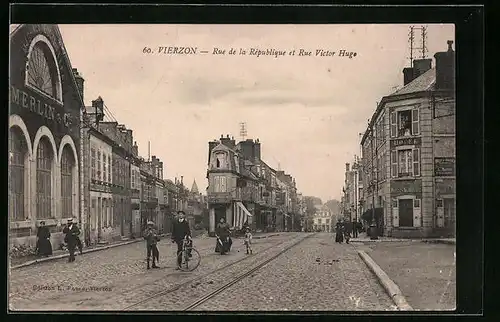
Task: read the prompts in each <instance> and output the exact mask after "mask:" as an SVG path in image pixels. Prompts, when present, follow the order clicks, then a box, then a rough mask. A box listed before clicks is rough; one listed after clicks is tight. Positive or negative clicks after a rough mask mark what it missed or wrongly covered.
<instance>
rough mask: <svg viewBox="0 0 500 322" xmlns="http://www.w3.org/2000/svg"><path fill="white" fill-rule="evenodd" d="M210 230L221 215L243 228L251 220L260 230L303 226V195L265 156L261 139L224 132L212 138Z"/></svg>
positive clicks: (210, 150) (210, 230)
mask: <svg viewBox="0 0 500 322" xmlns="http://www.w3.org/2000/svg"><path fill="white" fill-rule="evenodd" d="M207 179H208V188H207V198H208V209H209V233H210V234H213V233H214V231H215V227H216V225H217V223H218V222H219V220H220V218H225V220H226V221H227V223H228V224H229V225H230V226H232V227H235V228H236V229H240V228H241V227H242V226H243V224H244V223H245V222H247V223H248V224H249V225H250V226H251V227H252V229H253V230H257V231H292V230H300V229H301V221H302V220H303V218H302V216H301V211H302V209H303V207H301V204H302V198H301V195H300V194H298V193H297V186H296V183H295V179H294V178H293V177H292V176H291V175H289V174H286V173H285V172H284V171H277V170H275V169H273V168H271V167H270V166H269V165H267V164H266V163H265V162H264V161H263V160H262V159H261V145H260V142H259V140H258V139H257V140H255V141H254V140H252V139H247V140H245V141H240V142H239V143H236V141H235V140H234V138H230V137H229V135H227V136H226V137H224V136H222V135H221V138H220V140H214V141H211V142H209V151H208V170H207Z"/></svg>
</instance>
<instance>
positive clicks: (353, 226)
mask: <svg viewBox="0 0 500 322" xmlns="http://www.w3.org/2000/svg"><path fill="white" fill-rule="evenodd" d="M361 228H362V224H361V223H360V222H358V221H353V222H350V221H347V222H344V221H343V220H339V221H338V222H337V225H336V226H335V242H337V243H340V244H342V243H343V242H344V240H345V241H346V243H347V244H349V240H350V239H351V236H352V238H357V237H358V234H359V232H360V231H361Z"/></svg>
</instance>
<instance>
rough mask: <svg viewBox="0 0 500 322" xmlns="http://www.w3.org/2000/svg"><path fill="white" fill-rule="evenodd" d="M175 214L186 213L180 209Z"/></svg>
mask: <svg viewBox="0 0 500 322" xmlns="http://www.w3.org/2000/svg"><path fill="white" fill-rule="evenodd" d="M177 214H178V215H184V216H185V215H186V213H185V212H184V211H182V210H179V211H177Z"/></svg>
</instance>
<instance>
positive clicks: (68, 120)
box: [8, 24, 84, 248]
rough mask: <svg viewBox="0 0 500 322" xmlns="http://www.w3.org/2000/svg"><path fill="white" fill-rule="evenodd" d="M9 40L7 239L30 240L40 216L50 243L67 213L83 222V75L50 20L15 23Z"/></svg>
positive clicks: (58, 238)
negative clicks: (49, 236)
mask: <svg viewBox="0 0 500 322" xmlns="http://www.w3.org/2000/svg"><path fill="white" fill-rule="evenodd" d="M9 40H10V49H9V50H10V66H9V161H8V162H9V163H8V167H9V171H8V173H9V187H8V189H9V201H8V202H9V210H8V213H9V237H10V238H9V242H10V244H11V245H13V244H31V245H34V244H35V243H36V232H37V227H38V226H39V224H40V221H42V220H43V221H45V224H46V226H47V227H48V228H49V230H50V231H51V233H52V236H51V241H52V245H53V247H54V248H57V247H59V245H60V243H61V241H62V239H63V236H62V227H63V226H64V225H65V224H66V221H67V219H68V218H74V219H75V220H76V221H77V222H81V221H82V217H81V210H82V209H81V205H82V204H81V198H80V189H81V186H80V174H81V173H80V168H81V167H82V166H81V158H80V155H81V146H80V144H81V142H80V137H81V131H80V122H81V117H82V109H83V108H84V104H83V92H82V91H80V90H79V87H80V86H81V85H83V79H82V78H79V75H78V73H77V72H76V70H75V72H74V70H73V68H72V66H71V63H70V61H69V58H68V55H67V53H66V49H65V48H64V43H63V39H62V36H61V33H60V31H59V28H58V27H57V25H35V24H32V25H31V24H30V25H28V24H23V25H18V26H15V28H14V29H13V30H12V31H11V33H10V37H9Z"/></svg>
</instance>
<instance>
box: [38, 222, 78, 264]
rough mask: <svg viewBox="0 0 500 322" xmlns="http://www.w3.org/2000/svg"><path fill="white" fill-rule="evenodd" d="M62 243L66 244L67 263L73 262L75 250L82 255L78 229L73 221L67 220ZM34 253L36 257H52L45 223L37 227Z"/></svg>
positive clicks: (48, 232) (48, 231) (48, 233)
mask: <svg viewBox="0 0 500 322" xmlns="http://www.w3.org/2000/svg"><path fill="white" fill-rule="evenodd" d="M63 234H64V235H65V236H64V242H65V243H66V245H67V247H68V251H69V258H68V262H70V263H72V262H74V261H75V251H76V248H78V249H79V250H80V254H82V253H83V244H82V241H81V240H80V237H79V236H80V229H79V228H78V225H77V224H76V223H73V219H72V218H70V219H68V222H67V224H66V227H64V229H63ZM36 253H37V255H38V256H42V257H48V256H51V255H52V243H51V242H50V230H49V228H47V226H45V221H41V222H40V227H38V232H37V242H36Z"/></svg>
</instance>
